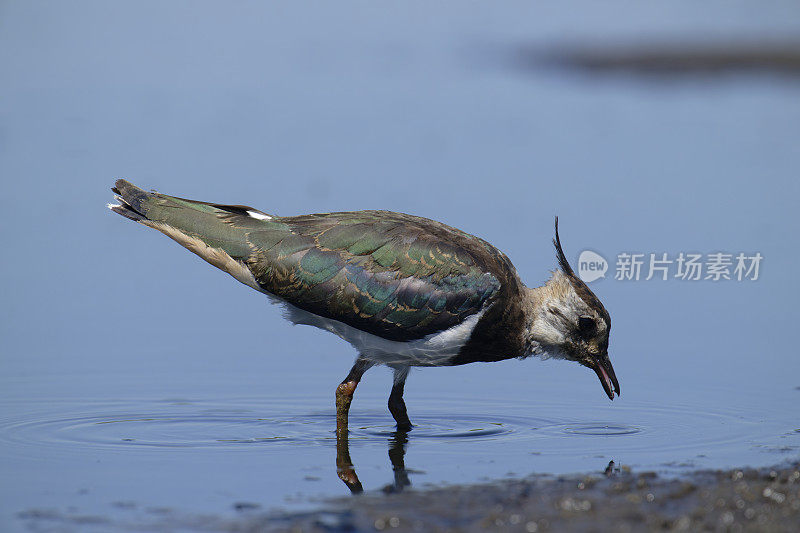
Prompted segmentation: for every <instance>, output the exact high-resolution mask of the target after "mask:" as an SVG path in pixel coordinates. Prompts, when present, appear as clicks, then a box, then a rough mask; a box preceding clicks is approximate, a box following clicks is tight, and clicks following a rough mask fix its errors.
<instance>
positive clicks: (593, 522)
mask: <svg viewBox="0 0 800 533" xmlns="http://www.w3.org/2000/svg"><path fill="white" fill-rule="evenodd" d="M114 506H115V507H119V509H117V510H116V511H115V512H114V513H112V514H111V515H109V516H97V515H85V514H80V513H79V511H77V510H70V511H67V512H61V511H55V510H52V509H30V510H27V511H23V512H20V513H18V514H17V518H18V519H19V521H20V522H19V524H20V525H21V526H22V527H24V528H25V529H26V530H30V531H53V530H57V531H81V532H83V531H92V532H93V531H226V532H235V533H256V532H278V531H280V532H287V531H288V532H296V533H321V532H344V531H347V532H362V531H363V532H373V531H384V530H385V531H396V532H408V531H424V532H428V531H432V532H445V531H448V532H478V531H512V532H517V531H519V532H540V531H578V532H584V531H603V532H605V531H620V532H623V531H654V530H658V531H745V532H749V531H759V532H761V531H769V532H772V531H776V532H783V531H785V532H792V533H796V532H797V531H800V458H798V459H795V460H793V461H791V462H786V463H782V464H781V465H778V466H774V467H767V468H759V469H754V468H741V469H730V470H702V471H696V472H693V473H689V474H687V475H685V476H682V477H679V478H666V477H660V476H659V475H658V474H656V473H655V472H644V471H643V472H638V473H634V472H630V470H629V469H627V468H625V467H622V468H621V469H620V468H615V467H614V466H613V463H611V464H610V465H609V468H608V469H606V471H605V472H597V473H593V474H584V475H570V476H553V475H544V474H537V475H531V476H528V477H526V478H522V479H512V480H501V481H494V482H488V483H482V484H471V485H452V486H444V487H436V488H427V489H406V490H403V491H402V492H396V487H395V488H394V489H392V488H391V487H388V488H387V489H386V490H385V491H384V493H381V492H380V491H374V492H368V493H363V494H359V495H355V496H350V497H341V498H335V499H330V500H327V501H326V502H324V503H322V504H321V505H320V507H319V508H318V509H317V510H313V511H308V512H286V511H280V510H277V511H269V512H265V511H261V510H260V506H259V504H257V503H238V504H234V506H233V507H234V509H235V510H236V511H237V516H230V515H228V516H224V515H215V514H208V515H197V514H184V513H181V512H180V511H178V510H176V509H170V508H157V509H149V508H148V509H141V508H138V509H137V507H138V506H136V504H133V503H129V504H125V505H123V504H122V503H120V504H115V505H114Z"/></svg>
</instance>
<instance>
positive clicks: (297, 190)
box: [0, 2, 800, 530]
mask: <svg viewBox="0 0 800 533" xmlns="http://www.w3.org/2000/svg"><path fill="white" fill-rule="evenodd" d="M155 5H156V4H153V5H151V6H150V8H147V9H143V10H138V9H134V8H133V7H131V6H122V5H116V6H112V5H110V4H103V7H102V8H99V7H98V5H95V4H91V3H77V4H75V3H73V4H71V6H70V7H69V8H66V7H59V6H54V5H50V4H48V5H47V8H46V9H44V8H42V9H39V10H37V6H38V4H37V3H36V2H8V3H5V4H3V7H2V10H3V15H2V16H0V70H2V71H3V72H4V73H6V76H5V77H4V79H3V81H2V83H0V112H1V113H2V115H1V116H2V123H1V124H0V141H1V142H0V179H2V184H3V187H4V194H3V195H0V213H2V215H1V216H2V217H3V224H2V225H0V240H1V241H2V242H3V243H4V249H5V250H6V252H5V254H4V255H3V259H4V260H3V261H2V262H0V279H2V280H3V285H2V301H3V303H4V305H3V306H1V307H0V319H1V320H0V339H2V348H0V473H1V474H2V475H0V529H3V530H14V529H20V528H23V527H25V526H27V525H31V523H32V524H33V525H34V526H37V527H41V528H44V527H46V526H47V524H49V523H50V522H48V520H50V518H48V517H51V518H52V517H53V516H58V515H63V514H64V513H67V514H73V515H75V516H79V517H83V518H85V519H86V520H85V521H84V522H81V523H84V524H91V523H94V524H101V523H102V519H103V518H104V517H109V516H111V517H122V519H123V520H122V522H125V521H126V520H127V521H129V522H130V523H133V524H136V523H145V522H146V521H147V520H146V517H147V516H151V515H153V516H155V515H159V516H161V515H163V514H165V513H170V512H175V513H187V514H191V515H192V516H201V515H202V513H212V514H215V515H227V514H235V513H239V512H245V511H242V510H247V509H253V508H261V509H269V508H273V507H288V508H291V509H298V508H304V507H309V506H314V505H316V504H317V502H319V501H320V499H322V498H326V497H330V496H337V495H343V494H348V493H349V489H348V487H347V486H346V485H345V484H344V483H342V481H341V480H340V478H339V475H340V474H342V472H341V468H342V464H343V462H344V463H348V464H352V471H353V472H354V473H355V474H356V475H357V477H358V480H359V482H360V483H361V485H362V486H363V488H364V489H365V490H379V489H384V488H386V489H387V490H401V489H403V488H405V487H406V486H407V485H408V484H410V485H411V486H412V487H424V486H428V485H431V484H436V485H440V484H456V483H471V482H475V481H479V480H487V479H498V478H503V477H507V476H524V475H527V474H530V473H554V474H562V473H570V472H587V471H592V472H599V471H603V469H605V468H606V465H608V463H609V461H612V460H613V461H614V462H615V463H616V464H618V465H619V464H623V465H629V466H630V467H631V468H634V469H637V470H651V469H652V470H657V471H659V472H663V473H665V474H668V475H680V474H682V473H684V472H688V471H690V470H693V469H696V468H706V467H735V466H744V465H751V466H762V465H768V464H774V463H777V462H780V461H782V460H784V459H789V458H796V457H797V456H798V454H799V453H800V417H798V409H797V405H798V404H800V389H798V387H800V358H798V357H797V348H796V341H795V339H794V331H795V329H796V326H795V322H796V314H797V313H796V311H795V309H794V302H796V301H797V296H798V294H800V291H799V290H798V277H797V265H798V264H800V253H799V252H798V250H797V249H796V246H795V242H794V240H792V239H793V237H792V235H794V232H795V231H796V228H798V227H800V218H799V217H798V214H797V206H796V203H797V200H796V199H797V197H798V193H800V184H799V183H800V182H798V180H797V169H798V168H800V151H798V143H797V139H800V82H799V81H798V80H797V78H796V77H791V76H785V75H780V74H775V73H774V72H770V71H768V70H767V71H758V72H755V73H754V72H752V71H748V72H740V71H737V70H736V69H735V68H732V69H726V70H725V71H724V72H715V73H705V74H703V75H696V73H693V72H692V73H682V75H681V76H677V77H675V78H670V77H669V76H665V75H661V76H660V77H656V78H653V77H652V76H650V75H642V74H641V73H637V71H636V68H635V66H634V67H630V68H627V67H626V68H625V69H623V71H622V72H619V71H616V72H601V71H602V69H598V70H600V71H594V72H592V73H588V72H584V71H581V70H580V69H575V70H570V68H569V67H564V68H562V69H552V68H549V67H548V68H543V69H541V70H538V69H537V68H531V66H530V65H525V66H524V68H520V65H519V64H518V61H517V59H518V54H519V51H520V50H531V49H533V50H538V49H540V48H541V49H542V50H545V51H552V50H553V46H555V48H556V51H557V48H558V46H559V44H563V45H564V46H565V49H573V48H572V47H573V46H577V47H587V46H588V47H589V48H592V44H593V43H612V44H619V43H622V44H623V45H625V43H635V42H639V41H640V40H641V39H647V38H650V37H652V38H653V39H654V40H656V41H657V42H658V43H659V44H660V45H665V44H666V45H668V44H669V43H671V42H674V43H679V44H680V43H685V42H701V41H704V40H708V41H709V42H711V41H714V39H716V38H717V37H719V38H720V39H721V40H725V39H732V40H735V41H736V42H738V43H744V45H748V43H756V44H754V45H753V46H757V43H758V42H759V39H765V38H767V37H769V39H771V40H772V41H774V42H778V44H780V42H783V41H790V40H791V39H793V38H794V36H795V35H797V34H798V32H800V28H798V24H800V17H798V16H796V15H797V9H796V7H794V4H792V3H788V2H787V3H780V2H778V3H773V4H770V6H759V9H758V11H757V12H756V11H753V10H752V9H750V8H749V7H748V6H747V5H746V4H736V5H732V4H731V3H729V2H720V3H718V4H713V3H712V4H708V3H705V4H704V5H703V6H702V8H701V7H699V6H696V5H695V4H694V3H689V2H687V3H685V4H683V3H671V4H670V6H660V7H656V6H647V7H646V6H635V5H628V4H624V5H623V4H620V6H619V9H620V10H622V11H621V12H625V13H626V16H625V17H622V18H619V17H617V18H609V17H608V13H609V12H610V11H609V9H610V8H609V7H607V6H595V5H594V4H592V3H586V4H585V5H583V8H582V9H579V10H576V9H574V8H571V7H570V8H567V7H558V6H550V7H542V6H539V7H535V6H531V5H529V4H527V3H524V4H523V3H519V4H513V3H512V4H510V5H509V6H507V7H506V8H503V9H498V8H496V7H495V6H492V7H489V6H488V5H487V6H483V7H479V6H472V10H471V11H470V12H469V13H467V12H458V13H456V12H452V11H451V10H450V9H449V8H446V7H441V8H436V9H442V10H445V9H446V10H447V11H446V13H439V15H441V16H432V15H433V14H435V13H433V12H430V11H429V10H432V9H434V8H433V7H432V6H429V5H426V6H425V9H426V10H427V11H428V14H429V15H431V16H427V17H419V16H418V13H416V12H414V11H413V10H409V9H406V8H400V7H393V8H390V7H386V11H372V12H367V11H364V10H363V9H362V7H363V6H359V5H356V4H342V3H337V6H336V7H323V6H316V9H317V10H318V11H315V15H316V16H315V17H310V16H309V12H308V11H307V10H305V9H303V8H302V6H294V5H293V6H283V7H282V8H281V9H282V10H281V11H280V12H278V11H276V10H275V9H271V8H269V7H267V6H264V5H261V4H246V3H242V4H241V5H240V9H241V11H232V10H228V9H225V10H221V8H218V7H215V6H214V4H204V3H201V2H193V3H192V10H193V11H192V13H193V18H192V20H191V23H187V20H186V17H185V12H184V11H182V10H181V8H180V7H179V5H178V4H174V5H170V6H161V5H160V4H159V7H158V9H160V10H161V11H159V12H158V16H154V14H153V13H154V12H150V11H148V9H151V8H152V9H156V8H155V7H153V6H155ZM42 13H47V16H46V17H43V16H42ZM521 14H522V15H524V16H522V15H521ZM234 29H235V30H234ZM143 35H147V36H148V38H147V39H143V38H142V36H143ZM655 37H658V39H655ZM31 42H35V43H37V44H36V46H32V45H31V44H30V43H31ZM726 42H728V41H726ZM554 43H555V44H554ZM712 44H713V42H712ZM118 176H124V177H127V178H129V179H130V180H131V181H133V182H134V183H137V184H139V185H141V186H143V187H145V188H150V187H154V188H157V189H159V190H162V191H164V192H166V193H172V194H176V195H180V196H184V197H189V198H199V199H204V200H214V201H219V202H227V203H245V204H251V205H253V206H255V207H257V208H259V209H262V210H264V211H265V212H270V213H276V214H298V213H303V212H324V211H336V210H351V209H353V210H355V209H367V208H372V209H375V208H379V209H391V210H396V211H403V212H410V213H414V214H418V215H423V216H428V217H431V218H436V219H439V220H442V221H444V222H446V223H448V224H451V225H453V226H456V227H459V228H462V229H464V230H466V231H469V232H471V233H474V234H477V235H479V236H481V237H483V238H485V239H487V240H488V241H490V242H492V243H493V244H495V245H496V246H498V247H499V248H500V249H501V250H503V251H504V252H506V253H507V254H508V255H509V257H511V259H512V260H513V261H514V264H515V265H516V267H517V269H518V271H519V272H520V275H521V277H522V278H523V280H524V281H525V282H526V283H528V284H530V285H536V284H540V283H542V282H544V281H545V280H546V279H547V276H548V270H549V269H552V268H554V266H555V258H554V257H553V255H554V254H553V251H552V246H551V244H550V239H551V238H552V234H551V232H552V223H553V216H554V215H556V214H557V215H559V217H560V224H561V239H562V242H563V244H564V247H565V249H566V252H567V256H568V257H569V258H570V260H572V261H575V260H577V257H578V254H579V252H580V251H581V250H585V249H590V250H594V251H596V252H598V253H600V254H602V255H603V256H604V257H606V258H607V259H609V260H611V261H613V258H614V256H615V255H616V254H618V253H621V252H631V251H635V252H641V253H657V254H660V253H662V252H668V253H669V254H670V255H671V256H674V255H676V254H677V253H679V252H695V253H703V254H709V253H714V252H718V251H725V252H729V253H733V254H735V253H738V252H746V253H748V254H752V253H755V252H760V253H761V254H762V255H763V257H764V261H763V264H762V270H761V276H760V278H759V279H758V280H757V281H741V282H740V281H735V280H729V281H721V282H718V283H715V282H712V281H710V280H701V281H696V282H694V281H681V280H677V279H674V278H673V279H669V280H667V281H660V280H658V279H653V280H650V281H644V280H640V281H630V282H624V281H617V280H615V279H614V275H613V274H614V272H613V269H614V265H613V264H612V265H611V269H610V270H609V272H608V273H607V274H606V278H605V279H601V280H598V281H596V282H594V283H592V285H591V286H592V288H593V289H594V290H595V292H596V293H597V294H598V296H599V297H600V298H601V299H602V300H603V302H604V304H605V306H606V307H607V308H608V310H609V311H610V313H611V315H612V317H613V329H612V333H611V343H610V353H611V359H612V361H613V363H614V367H615V369H616V373H617V375H618V377H619V380H620V383H621V387H622V396H621V398H618V399H615V400H614V401H613V402H609V401H608V400H607V398H606V397H605V395H604V393H603V391H602V388H601V386H600V384H599V383H598V380H597V378H596V377H595V376H594V375H593V374H592V373H591V372H590V371H588V370H587V369H585V368H582V367H579V366H577V365H574V364H568V363H565V362H559V361H544V362H542V361H538V360H535V359H531V360H526V361H505V362H500V363H493V364H473V365H467V366H464V367H457V368H439V369H435V368H434V369H423V370H415V371H413V372H412V374H411V376H410V378H409V381H408V385H407V388H406V401H407V404H408V409H409V415H410V417H411V420H412V422H414V423H415V424H416V425H417V426H416V427H415V428H414V430H413V431H411V432H410V433H409V434H407V435H404V434H397V433H396V432H395V431H394V428H393V426H392V423H391V421H392V419H391V417H390V415H389V413H388V411H387V409H386V398H387V396H388V391H389V388H390V385H391V376H390V373H389V372H387V371H386V370H384V369H373V370H370V371H369V372H368V373H367V374H366V376H365V378H364V380H363V381H362V383H361V384H360V385H359V388H358V391H357V393H356V398H355V401H354V403H353V407H352V411H351V436H350V439H349V447H348V448H347V450H346V452H347V455H349V461H344V459H345V457H344V456H343V455H344V454H343V452H344V451H345V450H343V449H342V448H341V446H338V447H337V442H336V439H335V437H334V432H333V430H334V425H335V424H334V412H333V392H334V389H335V386H336V385H337V384H338V382H339V381H340V380H341V379H342V378H343V377H344V375H345V374H346V372H347V370H348V369H349V366H350V364H351V363H352V360H353V358H354V355H355V354H354V353H353V351H352V348H350V347H349V346H348V345H346V344H345V343H343V342H342V341H340V340H339V339H337V338H335V337H333V336H331V335H329V334H326V333H324V332H321V331H317V330H314V329H312V328H308V327H291V326H289V325H288V324H287V323H286V322H284V321H283V320H282V318H281V313H280V310H279V309H277V308H275V307H273V306H271V305H269V304H268V303H267V302H266V299H265V298H264V297H263V296H262V295H260V294H257V293H255V292H254V291H252V290H249V289H247V288H246V287H244V286H242V285H240V284H237V283H236V282H234V281H233V280H232V279H230V278H229V277H227V276H226V275H224V274H222V273H220V272H217V271H215V270H214V269H213V268H212V267H210V266H208V265H206V264H204V263H202V262H201V261H198V260H197V258H196V257H194V256H192V255H191V254H190V253H188V252H186V251H185V250H182V249H181V248H180V247H178V246H177V245H175V244H174V243H172V242H170V241H168V240H167V239H166V238H164V237H163V236H161V235H159V234H157V233H155V232H153V231H149V230H148V229H146V228H142V227H139V226H137V225H135V224H133V223H131V222H130V221H127V220H124V219H122V218H121V217H118V216H114V215H113V213H110V212H109V211H108V210H107V209H105V208H104V205H105V203H106V202H108V201H110V200H111V199H112V197H111V193H110V191H109V187H110V186H111V184H112V181H113V178H114V177H118ZM795 240H796V239H795ZM337 460H338V463H337ZM337 464H338V467H337ZM337 468H339V471H337ZM348 472H349V471H348ZM237 509H238V510H237ZM21 512H25V514H22V515H20V514H19V513H21ZM92 519H96V520H95V521H94V522H92ZM98 520H99V521H98ZM98 527H101V526H98Z"/></svg>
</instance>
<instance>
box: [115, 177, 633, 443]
mask: <svg viewBox="0 0 800 533" xmlns="http://www.w3.org/2000/svg"><path fill="white" fill-rule="evenodd" d="M112 191H113V192H114V193H115V198H116V201H117V203H116V204H108V207H109V208H110V209H111V210H112V211H114V212H115V213H118V214H120V215H122V216H124V217H126V218H128V219H130V220H133V221H135V222H138V223H140V224H142V225H144V226H148V227H150V228H153V229H156V230H158V231H160V232H161V233H163V234H165V235H166V236H167V237H170V238H171V239H173V240H175V241H176V242H178V243H179V244H181V245H182V246H184V247H185V248H187V249H188V250H189V251H191V252H193V253H195V254H196V255H198V256H200V257H201V258H202V259H204V260H206V261H207V262H208V263H211V264H212V265H214V266H215V267H217V268H219V269H221V270H223V271H225V272H227V273H228V274H230V275H231V276H233V277H234V278H235V279H236V280H238V281H240V282H241V283H244V284H245V285H248V286H249V287H252V288H253V289H255V290H257V291H259V292H261V293H263V294H265V295H266V296H268V297H269V298H270V299H271V300H272V301H273V302H275V303H279V304H281V305H283V306H284V308H285V316H286V318H288V319H289V320H290V321H291V322H293V323H295V324H304V325H310V326H315V327H317V328H320V329H323V330H326V331H329V332H331V333H333V334H335V335H337V336H339V337H341V338H342V339H344V340H345V341H347V342H349V343H350V344H351V345H352V346H353V347H354V348H355V349H356V351H357V354H358V355H357V357H356V358H355V362H354V363H353V366H352V367H351V369H350V371H349V373H348V374H347V376H346V377H345V378H344V380H342V382H341V383H340V384H339V385H338V386H337V388H336V393H335V404H336V432H337V435H341V434H346V433H347V431H348V429H347V426H348V416H349V411H350V405H351V403H352V400H353V395H354V393H355V390H356V387H357V386H358V384H359V382H360V381H361V378H362V376H363V375H364V373H365V372H366V371H367V370H369V369H370V368H372V367H373V366H376V365H386V366H388V367H389V368H391V369H392V370H393V372H394V375H393V382H392V387H391V391H390V394H389V400H388V407H389V411H390V413H391V415H392V417H393V418H394V420H395V422H396V424H397V429H398V430H400V431H408V430H410V429H411V428H412V427H413V426H412V424H411V420H410V419H409V416H408V411H407V408H406V404H405V400H404V399H403V392H404V387H405V382H406V378H407V377H408V373H409V370H410V368H411V367H435V366H455V365H463V364H468V363H474V362H493V361H502V360H506V359H512V358H518V359H525V358H529V357H532V356H536V357H539V358H543V359H546V358H554V359H565V360H568V361H573V362H577V363H579V364H580V365H582V366H585V367H588V368H590V369H591V370H593V371H594V372H595V373H596V374H597V377H598V378H599V380H600V383H601V385H602V387H603V389H604V391H605V393H606V395H607V396H608V398H609V399H611V400H613V399H614V394H615V393H616V395H617V396H619V394H620V386H619V381H618V380H617V377H616V374H615V373H614V368H613V366H612V364H611V361H610V359H609V355H608V341H609V333H610V330H611V317H610V316H609V313H608V311H606V309H605V307H604V306H603V304H602V303H601V301H600V299H599V298H598V297H597V296H596V295H595V294H594V293H593V292H592V291H591V290H590V289H589V287H588V286H587V285H586V284H585V283H584V282H583V281H582V280H581V279H580V278H579V277H578V276H577V275H576V274H575V272H574V271H573V269H572V267H571V266H570V264H569V262H568V261H567V258H566V256H565V255H564V251H563V249H562V247H561V239H560V237H559V233H558V217H555V237H554V238H553V245H554V246H555V251H556V259H557V264H558V267H557V268H556V269H555V270H553V271H552V275H551V277H550V278H549V279H548V280H547V281H546V282H545V284H544V285H542V286H539V287H532V288H530V287H527V286H526V285H525V284H524V283H523V282H522V281H521V279H520V277H519V275H518V274H517V271H516V269H515V267H514V265H513V264H512V263H511V261H510V260H509V259H508V257H507V256H506V255H505V254H504V253H503V252H501V251H500V250H498V249H497V248H495V247H494V246H492V245H491V244H489V243H488V242H487V241H485V240H483V239H481V238H479V237H476V236H474V235H471V234H469V233H466V232H464V231H461V230H459V229H456V228H454V227H451V226H448V225H446V224H444V223H441V222H437V221H435V220H431V219H427V218H423V217H419V216H414V215H408V214H404V213H397V212H392V211H383V210H367V211H351V212H332V213H317V214H307V215H299V216H278V215H275V214H269V213H266V212H264V211H261V210H258V209H255V208H253V207H248V206H244V205H225V204H218V203H209V202H200V201H196V200H188V199H185V198H180V197H177V196H168V195H166V194H161V193H158V192H156V191H149V192H148V191H145V190H143V189H141V188H139V187H137V186H135V185H133V184H131V183H130V182H128V181H126V180H124V179H119V180H117V181H116V182H115V184H114V187H112Z"/></svg>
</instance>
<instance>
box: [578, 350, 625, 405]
mask: <svg viewBox="0 0 800 533" xmlns="http://www.w3.org/2000/svg"><path fill="white" fill-rule="evenodd" d="M586 366H588V367H589V368H591V369H592V370H594V373H595V374H597V377H598V378H600V384H601V385H602V386H603V390H605V391H606V394H607V395H608V399H609V400H613V399H614V393H615V392H616V393H617V396H619V395H620V393H619V381H617V375H616V374H615V373H614V367H613V366H611V360H610V359H609V358H608V354H603V355H600V356H597V357H592V358H591V359H590V360H589V362H588V364H587V365H586Z"/></svg>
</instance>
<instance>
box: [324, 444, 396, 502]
mask: <svg viewBox="0 0 800 533" xmlns="http://www.w3.org/2000/svg"><path fill="white" fill-rule="evenodd" d="M406 443H408V431H395V432H394V433H392V435H391V437H389V462H391V464H392V472H393V473H394V480H393V482H392V483H391V484H390V485H386V486H385V487H384V488H383V491H384V492H401V491H402V490H403V489H404V488H405V487H408V486H409V485H411V481H409V479H408V472H407V471H406V463H405V455H406ZM336 472H337V474H338V476H339V479H341V480H342V481H343V482H344V484H345V485H347V488H348V489H350V492H352V493H353V494H359V493H361V492H363V491H364V487H362V486H361V482H360V481H359V480H358V475H357V474H356V470H355V467H354V466H353V461H352V459H350V442H349V438H348V435H347V433H345V434H343V435H339V434H337V436H336Z"/></svg>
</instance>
